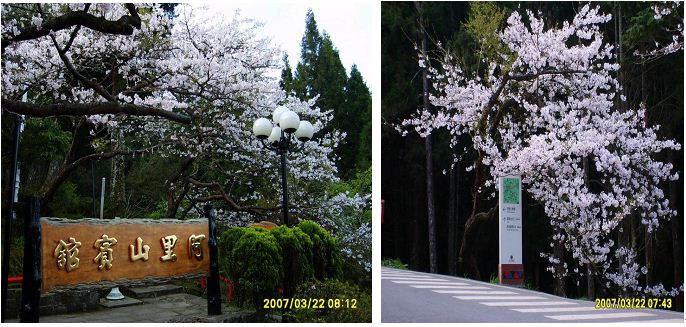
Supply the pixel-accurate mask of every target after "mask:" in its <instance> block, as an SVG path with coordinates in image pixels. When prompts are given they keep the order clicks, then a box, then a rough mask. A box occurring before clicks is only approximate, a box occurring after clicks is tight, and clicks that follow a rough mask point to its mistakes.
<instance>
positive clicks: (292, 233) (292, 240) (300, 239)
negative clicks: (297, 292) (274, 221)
mask: <svg viewBox="0 0 686 327" xmlns="http://www.w3.org/2000/svg"><path fill="white" fill-rule="evenodd" d="M271 233H272V235H274V238H276V241H277V242H278V243H279V246H281V253H282V255H283V271H284V287H285V286H286V285H289V287H290V288H291V290H292V289H294V288H295V286H297V285H300V284H302V283H303V282H304V281H307V280H310V279H312V278H313V277H314V268H313V267H312V240H311V239H310V237H309V236H307V234H305V233H303V231H302V230H300V228H298V227H293V228H288V227H286V226H279V227H276V228H274V229H272V230H271ZM286 295H288V293H287V294H286Z"/></svg>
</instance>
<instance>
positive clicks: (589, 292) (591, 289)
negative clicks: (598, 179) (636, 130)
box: [582, 157, 595, 300]
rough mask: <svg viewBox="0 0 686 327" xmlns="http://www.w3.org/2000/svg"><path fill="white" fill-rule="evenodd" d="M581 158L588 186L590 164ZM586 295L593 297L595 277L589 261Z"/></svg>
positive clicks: (586, 159) (587, 265) (589, 297)
mask: <svg viewBox="0 0 686 327" xmlns="http://www.w3.org/2000/svg"><path fill="white" fill-rule="evenodd" d="M582 160H583V165H584V184H585V185H586V188H589V187H590V169H591V166H590V164H589V161H588V157H584V158H583V159H582ZM586 296H587V297H588V299H589V300H592V299H594V298H595V278H594V272H593V266H592V265H591V264H590V263H587V264H586Z"/></svg>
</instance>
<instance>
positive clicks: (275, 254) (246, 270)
mask: <svg viewBox="0 0 686 327" xmlns="http://www.w3.org/2000/svg"><path fill="white" fill-rule="evenodd" d="M218 247H219V249H220V255H219V264H220V267H221V268H222V270H223V271H224V272H225V273H226V274H227V275H228V276H229V278H230V279H231V280H233V281H234V282H237V283H238V285H237V287H236V293H237V294H238V295H239V296H240V297H245V298H247V299H249V300H250V301H251V302H252V304H253V305H254V307H255V308H257V309H258V310H260V308H262V306H261V305H260V304H261V302H262V299H265V298H269V297H273V294H274V292H275V291H276V289H277V288H278V287H279V286H280V285H281V280H282V278H283V270H282V265H283V259H282V257H281V248H280V246H279V243H278V242H277V241H276V238H274V236H273V235H272V234H271V233H269V231H267V230H265V229H262V228H235V229H232V230H228V231H226V232H224V233H223V234H222V236H221V238H220V242H219V244H218Z"/></svg>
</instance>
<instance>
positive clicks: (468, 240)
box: [460, 152, 498, 279]
mask: <svg viewBox="0 0 686 327" xmlns="http://www.w3.org/2000/svg"><path fill="white" fill-rule="evenodd" d="M482 160H483V154H482V153H481V152H478V153H477V157H476V160H474V188H473V190H472V192H473V193H472V194H473V202H472V213H471V214H470V216H469V218H468V219H467V221H466V222H465V224H464V235H463V236H462V245H461V246H460V259H461V262H462V264H463V267H464V270H465V271H466V272H467V275H468V276H469V277H470V278H474V279H481V273H480V272H479V267H478V265H477V261H476V255H475V248H476V236H477V233H478V231H479V225H480V224H481V221H482V220H487V219H489V218H491V216H492V215H491V213H493V215H495V213H494V209H495V210H496V211H497V208H498V206H497V205H496V206H495V207H494V208H491V210H489V212H487V213H486V212H480V210H481V190H480V188H481V187H482V184H483V183H482V179H483V176H482V175H483V164H482Z"/></svg>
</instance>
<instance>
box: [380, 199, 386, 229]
mask: <svg viewBox="0 0 686 327" xmlns="http://www.w3.org/2000/svg"><path fill="white" fill-rule="evenodd" d="M385 204H386V201H384V199H381V224H383V207H384V205H385Z"/></svg>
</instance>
